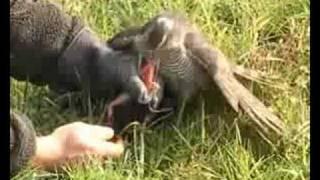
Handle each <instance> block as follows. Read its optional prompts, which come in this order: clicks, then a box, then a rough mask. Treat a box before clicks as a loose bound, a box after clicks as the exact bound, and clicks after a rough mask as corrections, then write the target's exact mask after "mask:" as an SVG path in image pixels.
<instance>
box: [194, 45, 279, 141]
mask: <svg viewBox="0 0 320 180" xmlns="http://www.w3.org/2000/svg"><path fill="white" fill-rule="evenodd" d="M192 54H193V58H194V60H195V61H196V62H197V63H199V64H200V65H201V66H202V67H203V68H204V70H206V71H207V73H208V75H209V76H210V77H211V78H212V80H213V81H214V83H215V84H217V86H218V87H219V89H220V90H221V92H222V94H223V96H224V97H225V99H226V100H227V102H228V103H229V104H230V105H231V107H232V108H233V109H234V110H235V111H236V112H239V109H241V110H243V111H244V112H245V113H246V114H248V115H249V117H250V118H251V120H252V121H253V124H254V125H255V126H256V127H257V128H258V132H259V134H262V133H263V134H266V136H267V137H270V136H269V135H271V134H270V132H273V133H275V135H277V136H282V134H283V130H284V124H283V122H282V121H281V120H280V119H279V118H278V117H277V116H276V115H274V114H273V113H272V112H271V111H270V110H268V108H267V107H266V106H265V105H264V104H263V103H262V102H261V101H260V100H259V99H258V98H256V97H255V96H254V95H253V94H252V93H251V92H250V91H249V90H248V89H246V88H245V87H244V86H243V85H242V84H241V83H240V82H239V81H238V80H237V79H236V78H235V76H234V74H240V75H242V76H244V77H250V78H251V79H260V76H259V74H258V73H254V71H249V70H245V69H243V68H240V67H239V66H238V67H237V66H232V65H230V64H229V63H228V61H227V60H226V58H225V56H224V55H223V54H222V53H221V52H220V51H219V50H215V49H213V48H194V49H192ZM248 72H249V73H248ZM250 78H249V79H250Z"/></svg>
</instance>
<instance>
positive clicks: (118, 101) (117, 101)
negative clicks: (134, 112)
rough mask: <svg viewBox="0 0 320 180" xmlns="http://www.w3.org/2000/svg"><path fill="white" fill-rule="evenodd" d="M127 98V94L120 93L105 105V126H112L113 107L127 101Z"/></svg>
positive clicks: (128, 97)
mask: <svg viewBox="0 0 320 180" xmlns="http://www.w3.org/2000/svg"><path fill="white" fill-rule="evenodd" d="M129 99H130V96H129V94H127V93H122V94H120V95H119V96H117V97H116V98H115V99H114V100H113V101H111V102H110V103H109V104H107V105H106V113H105V120H106V122H107V126H110V127H112V123H113V110H114V107H116V106H118V105H121V104H124V103H126V102H128V101H129Z"/></svg>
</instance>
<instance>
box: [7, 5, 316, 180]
mask: <svg viewBox="0 0 320 180" xmlns="http://www.w3.org/2000/svg"><path fill="white" fill-rule="evenodd" d="M59 2H62V4H63V8H64V9H65V10H66V11H68V12H70V13H71V14H73V15H77V16H80V17H82V18H83V20H84V21H85V23H87V24H88V25H89V26H90V27H91V28H92V29H93V30H94V31H96V32H97V34H98V35H99V36H100V37H101V38H108V37H110V36H112V35H113V34H114V33H116V32H118V31H119V30H121V29H123V28H124V27H127V26H130V25H134V24H142V23H144V22H145V21H146V20H147V19H148V18H149V17H151V16H153V15H155V14H156V13H157V12H159V11H161V10H163V9H177V10H180V11H183V12H186V13H187V14H188V16H189V17H190V19H191V20H192V21H193V22H195V23H196V24H197V25H198V26H199V27H200V28H201V29H202V31H203V32H204V33H205V34H206V35H207V37H208V38H209V39H210V41H211V42H212V44H214V45H215V46H217V47H219V48H220V49H221V50H222V51H223V52H224V53H225V54H226V55H227V56H228V57H230V59H231V60H232V61H234V62H236V63H238V64H243V65H244V66H247V67H251V68H254V69H259V70H263V71H265V72H268V73H270V74H271V75H272V76H274V77H276V78H277V79H276V81H275V84H276V85H277V86H279V87H280V88H274V87H268V86H263V85H253V86H252V89H253V90H254V92H255V94H257V96H258V97H259V98H260V99H262V100H263V101H264V102H265V103H266V104H268V105H270V106H271V107H272V108H273V110H274V111H275V112H278V115H279V116H280V117H281V118H282V119H283V120H284V121H285V123H286V125H287V126H288V132H287V134H286V136H285V137H284V143H283V145H282V148H281V150H276V151H272V152H268V153H260V152H261V149H263V148H261V147H262V146H259V147H260V148H259V147H257V146H253V144H255V141H256V140H254V139H251V140H249V141H247V140H244V139H243V138H241V136H242V134H243V133H244V132H245V131H238V128H237V126H227V125H226V123H225V121H226V120H233V119H234V118H235V117H234V116H231V115H230V114H232V111H231V110H230V109H229V108H222V109H221V108H216V107H217V105H216V106H213V105H211V104H210V102H206V103H204V104H203V105H205V106H199V108H198V109H199V110H196V111H193V112H189V113H185V115H184V116H183V117H182V118H181V123H176V122H177V121H175V120H174V119H172V120H170V121H171V122H172V124H173V126H170V127H169V126H167V127H162V128H160V127H159V128H154V129H148V130H140V131H135V133H134V138H133V143H132V144H131V145H129V146H128V148H127V150H126V153H125V155H124V156H123V157H122V158H121V159H119V160H115V161H112V162H108V163H106V164H104V165H99V164H97V163H96V162H94V161H93V162H88V165H87V166H86V167H79V168H72V169H69V170H67V172H66V173H65V174H62V175H60V178H61V177H63V178H66V179H75V180H81V179H83V180H88V179H92V180H93V179H115V180H116V179H148V180H149V179H190V180H191V179H192V180H193V179H199V180H202V179H226V180H233V179H234V180H236V179H237V180H245V179H272V180H273V179H288V180H292V179H309V159H310V158H309V155H310V154H309V146H310V144H309V108H310V106H309V104H310V103H309V73H310V72H309V50H310V49H309V41H310V38H309V1H307V0H281V1H278V0H264V1H261V0H241V1H234V0H201V1H200V0H176V1H165V0H154V1H142V0H130V1H129V0H108V1H104V0H94V1H90V0H60V1H59ZM11 82H12V83H11V96H10V97H11V107H12V108H14V109H19V110H21V111H24V112H25V113H26V114H28V115H29V116H30V118H31V119H32V120H33V122H34V124H35V126H36V128H37V131H38V134H46V133H48V132H50V131H51V130H52V129H53V128H55V127H57V126H58V125H61V124H64V123H66V122H70V121H75V120H79V118H80V117H78V116H77V114H76V112H75V111H74V110H72V109H65V110H63V111H61V110H60V109H59V107H58V106H57V105H56V104H54V103H53V99H52V98H50V96H49V94H48V91H47V89H46V88H41V87H35V86H32V85H30V84H29V85H27V87H28V88H25V87H26V84H25V83H23V82H16V81H14V80H12V81H11ZM26 89H27V90H26ZM203 107H204V108H203ZM217 109H219V110H217ZM236 118H245V117H236ZM98 119H99V117H92V118H85V119H83V120H85V121H89V122H98ZM259 149H260V150H259ZM105 166H106V167H105ZM42 178H49V179H58V178H59V177H58V174H54V173H53V174H52V173H47V172H43V173H39V172H34V171H32V170H27V171H25V172H23V173H21V174H20V175H18V176H17V177H16V179H42Z"/></svg>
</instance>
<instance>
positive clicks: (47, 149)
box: [32, 135, 63, 168]
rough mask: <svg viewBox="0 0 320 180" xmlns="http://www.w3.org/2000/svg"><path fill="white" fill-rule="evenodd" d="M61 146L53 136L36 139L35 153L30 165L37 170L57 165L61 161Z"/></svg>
mask: <svg viewBox="0 0 320 180" xmlns="http://www.w3.org/2000/svg"><path fill="white" fill-rule="evenodd" d="M62 152H63V151H62V146H61V144H60V142H59V141H58V140H57V139H56V138H55V137H53V136H51V135H48V136H42V137H37V138H36V153H35V156H34V157H33V159H32V165H33V166H35V167H39V168H48V167H50V166H52V165H57V164H59V163H60V162H59V161H61V160H62V159H63V153H62Z"/></svg>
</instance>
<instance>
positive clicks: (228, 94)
mask: <svg viewBox="0 0 320 180" xmlns="http://www.w3.org/2000/svg"><path fill="white" fill-rule="evenodd" d="M108 43H109V45H110V46H111V47H112V48H114V49H118V50H132V51H139V52H142V53H147V54H149V53H152V55H153V56H154V57H155V59H159V60H160V70H159V71H160V76H161V78H163V81H164V83H165V85H166V86H168V88H169V89H170V90H171V91H172V92H174V93H175V95H176V97H177V98H178V99H179V101H180V102H182V101H183V100H188V99H190V98H192V97H195V96H196V95H197V93H199V92H201V91H202V90H206V89H207V88H210V87H211V85H212V83H214V84H216V85H217V87H218V88H219V89H220V90H221V92H222V94H223V95H224V97H225V99H226V100H227V102H228V103H229V104H230V106H231V107H232V108H233V109H234V110H235V111H236V112H239V111H240V109H242V110H243V111H244V112H246V113H247V114H248V115H249V116H250V117H251V119H252V120H253V122H254V125H256V126H257V127H258V132H259V134H260V135H261V136H263V137H264V138H265V137H266V136H268V135H271V134H270V133H272V132H273V133H275V135H282V133H283V130H284V124H283V122H282V121H281V120H280V119H279V118H278V117H277V116H276V115H274V114H273V113H272V112H271V111H270V110H268V109H267V107H266V106H265V105H264V104H263V103H262V102H261V101H260V100H258V99H257V98H256V97H255V96H254V95H253V94H252V93H251V92H250V91H249V90H247V89H246V88H245V87H244V86H243V85H242V84H241V83H240V82H239V81H238V80H237V79H236V78H235V76H234V75H235V74H237V75H240V76H242V77H246V78H247V79H250V80H257V79H258V78H259V76H258V75H257V74H256V72H255V71H252V70H249V69H243V68H241V67H240V66H236V65H233V64H231V63H229V62H228V60H227V58H226V57H225V56H224V54H223V53H222V52H220V51H219V50H218V49H216V48H214V47H212V46H211V45H210V44H209V42H208V41H207V40H206V39H205V37H204V36H203V35H202V33H201V32H200V31H199V30H198V29H197V28H196V27H195V26H194V25H193V24H192V23H190V22H189V21H188V20H187V18H185V17H184V16H182V15H180V14H176V13H171V12H165V13H162V14H160V15H157V16H155V17H153V18H152V19H151V20H150V21H149V22H148V23H146V24H145V25H144V26H142V27H137V28H133V29H129V30H125V31H123V32H120V33H119V34H117V35H115V36H114V37H113V38H112V39H110V40H109V41H108ZM266 140H267V139H266Z"/></svg>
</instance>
